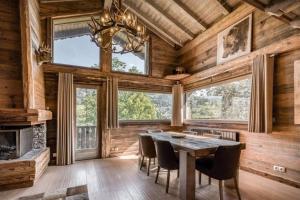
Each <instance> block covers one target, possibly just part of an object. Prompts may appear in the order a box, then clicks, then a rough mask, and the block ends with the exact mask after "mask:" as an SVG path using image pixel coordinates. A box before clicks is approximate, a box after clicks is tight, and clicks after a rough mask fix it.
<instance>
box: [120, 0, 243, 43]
mask: <svg viewBox="0 0 300 200" xmlns="http://www.w3.org/2000/svg"><path fill="white" fill-rule="evenodd" d="M123 3H124V5H125V7H126V8H128V9H129V10H130V11H131V12H133V13H134V14H136V15H137V16H138V17H139V18H140V20H141V21H142V22H143V23H144V24H145V25H146V26H147V27H149V29H150V30H151V31H153V32H154V33H156V34H157V35H159V36H160V37H161V38H163V39H164V40H166V41H167V42H169V43H170V44H172V45H175V44H176V45H178V46H180V47H182V46H183V45H184V44H185V43H186V42H188V41H190V40H192V39H194V38H195V37H196V36H197V35H199V34H201V33H202V32H203V31H205V30H206V29H207V28H209V27H210V26H211V25H212V24H214V23H215V22H216V21H218V20H219V19H221V18H222V17H224V16H226V15H228V14H229V13H230V12H231V11H232V10H233V9H234V7H236V6H237V4H238V3H240V1H239V0H227V1H226V0H201V1H199V0H164V1H161V0H138V1H137V0H124V1H123Z"/></svg>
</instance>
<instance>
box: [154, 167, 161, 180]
mask: <svg viewBox="0 0 300 200" xmlns="http://www.w3.org/2000/svg"><path fill="white" fill-rule="evenodd" d="M159 170H160V166H158V167H157V173H156V178H155V183H157V180H158V176H159Z"/></svg>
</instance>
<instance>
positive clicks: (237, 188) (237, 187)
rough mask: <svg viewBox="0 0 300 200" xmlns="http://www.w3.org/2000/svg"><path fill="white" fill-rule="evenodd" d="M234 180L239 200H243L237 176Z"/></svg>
mask: <svg viewBox="0 0 300 200" xmlns="http://www.w3.org/2000/svg"><path fill="white" fill-rule="evenodd" d="M233 179H234V186H235V189H236V193H237V195H238V197H239V200H241V194H240V190H239V186H238V182H237V178H236V176H235V177H234V178H233Z"/></svg>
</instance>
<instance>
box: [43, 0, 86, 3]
mask: <svg viewBox="0 0 300 200" xmlns="http://www.w3.org/2000/svg"><path fill="white" fill-rule="evenodd" d="M71 1H83V0H41V3H62V2H71Z"/></svg>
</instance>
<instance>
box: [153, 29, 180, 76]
mask: <svg viewBox="0 0 300 200" xmlns="http://www.w3.org/2000/svg"><path fill="white" fill-rule="evenodd" d="M150 56H151V57H150V65H151V66H150V68H151V72H150V74H151V76H152V77H158V78H163V77H164V76H166V75H168V74H172V71H173V70H174V69H175V67H176V66H177V65H178V62H177V57H176V50H175V48H174V47H172V46H171V45H169V44H168V43H167V42H165V41H163V40H162V39H160V38H159V37H158V36H156V35H154V34H151V49H150Z"/></svg>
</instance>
